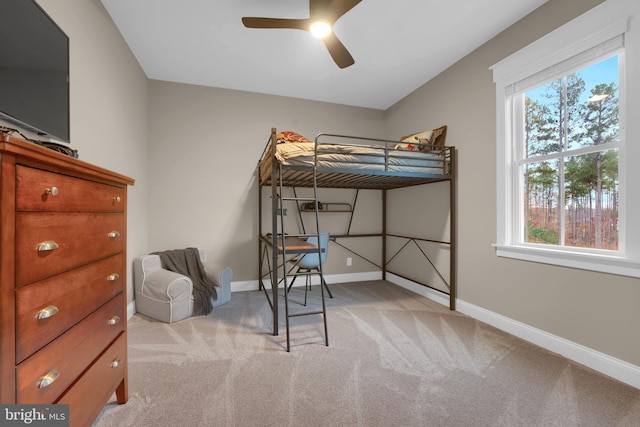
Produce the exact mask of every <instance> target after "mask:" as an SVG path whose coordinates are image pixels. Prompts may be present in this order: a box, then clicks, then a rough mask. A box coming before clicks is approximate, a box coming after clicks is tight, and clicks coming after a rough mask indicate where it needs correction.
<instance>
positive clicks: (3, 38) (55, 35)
mask: <svg viewBox="0 0 640 427" xmlns="http://www.w3.org/2000/svg"><path fill="white" fill-rule="evenodd" d="M0 16H1V17H2V20H0V119H2V120H5V121H8V122H10V123H12V124H14V125H16V127H18V128H20V129H26V130H28V131H31V132H35V133H37V134H39V135H41V136H46V137H50V138H53V139H56V140H59V141H63V142H69V137H70V132H69V38H68V37H67V35H66V34H65V33H64V32H63V31H62V30H61V29H60V28H59V27H58V26H57V25H56V23H55V22H53V20H52V19H51V18H50V17H49V15H47V14H46V13H45V12H44V10H42V9H41V8H40V6H38V4H37V3H36V2H35V1H34V0H0Z"/></svg>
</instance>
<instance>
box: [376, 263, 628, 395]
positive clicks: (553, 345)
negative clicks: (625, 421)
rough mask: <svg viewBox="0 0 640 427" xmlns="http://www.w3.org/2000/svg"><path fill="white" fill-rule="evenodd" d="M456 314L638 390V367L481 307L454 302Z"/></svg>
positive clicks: (412, 286) (444, 298) (426, 292)
mask: <svg viewBox="0 0 640 427" xmlns="http://www.w3.org/2000/svg"><path fill="white" fill-rule="evenodd" d="M387 276H388V280H389V281H390V282H392V283H395V284H397V285H398V286H402V287H403V288H406V289H408V290H410V291H412V292H415V293H417V294H418V295H422V296H424V297H426V298H429V299H431V300H433V301H435V302H437V303H439V304H442V305H444V306H445V307H448V306H449V296H448V295H445V294H442V293H439V292H437V291H434V290H432V289H429V288H427V287H425V286H422V285H419V284H417V283H415V282H411V281H409V280H406V279H403V278H400V277H397V276H395V275H392V274H389V273H387ZM456 310H457V311H459V312H460V313H464V314H466V315H467V316H469V317H472V318H474V319H476V320H479V321H481V322H484V323H487V324H489V325H491V326H493V327H495V328H498V329H500V330H502V331H504V332H507V333H509V334H511V335H514V336H516V337H518V338H521V339H523V340H525V341H528V342H530V343H532V344H535V345H538V346H540V347H542V348H544V349H547V350H549V351H552V352H554V353H557V354H560V355H562V356H564V357H566V358H567V359H570V360H573V361H575V362H577V363H580V364H581V365H584V366H587V367H589V368H591V369H593V370H596V371H598V372H600V373H602V374H604V375H608V376H610V377H612V378H615V379H616V380H618V381H621V382H623V383H625V384H628V385H630V386H632V387H635V388H638V389H640V367H639V366H636V365H632V364H631V363H628V362H625V361H624V360H620V359H617V358H615V357H612V356H609V355H607V354H604V353H601V352H599V351H596V350H594V349H591V348H589V347H585V346H583V345H581V344H577V343H574V342H572V341H569V340H566V339H564V338H561V337H559V336H556V335H553V334H550V333H548V332H545V331H543V330H540V329H537V328H534V327H532V326H529V325H527V324H525V323H522V322H519V321H517V320H513V319H510V318H508V317H505V316H502V315H500V314H497V313H494V312H492V311H489V310H486V309H484V308H482V307H478V306H476V305H473V304H470V303H468V302H465V301H462V300H460V299H456Z"/></svg>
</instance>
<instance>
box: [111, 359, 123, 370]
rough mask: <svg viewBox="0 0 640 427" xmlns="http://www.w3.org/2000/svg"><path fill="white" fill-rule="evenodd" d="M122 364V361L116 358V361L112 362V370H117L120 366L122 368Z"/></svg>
mask: <svg viewBox="0 0 640 427" xmlns="http://www.w3.org/2000/svg"><path fill="white" fill-rule="evenodd" d="M120 363H122V359H121V358H119V357H116V358H115V359H113V361H112V362H111V367H112V368H117V367H118V366H120Z"/></svg>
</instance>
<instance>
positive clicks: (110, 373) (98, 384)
mask: <svg viewBox="0 0 640 427" xmlns="http://www.w3.org/2000/svg"><path fill="white" fill-rule="evenodd" d="M126 375H127V337H126V335H125V334H122V335H120V336H119V337H118V339H117V340H116V341H115V342H114V343H113V344H112V345H111V346H110V347H109V348H108V349H107V350H106V351H105V352H104V353H103V354H102V355H101V356H100V358H99V359H98V360H97V361H96V362H95V363H94V364H93V365H91V367H90V368H89V370H88V371H87V372H86V373H85V374H84V375H82V377H81V378H80V379H79V380H78V382H77V383H76V384H75V385H74V386H73V388H72V389H70V390H69V391H67V392H66V393H65V394H64V395H63V396H62V397H61V398H60V400H59V401H57V402H56V403H60V404H68V405H69V418H70V426H71V427H82V426H89V425H91V423H92V422H93V420H95V419H96V417H97V416H98V415H99V414H100V411H101V410H102V409H103V408H104V405H106V404H107V402H108V401H109V398H110V397H111V395H112V394H113V390H115V389H116V388H117V387H118V386H120V385H121V384H122V385H123V387H124V384H123V383H124V381H126V380H125V378H126ZM89 402H90V403H89ZM119 403H126V398H125V399H124V400H123V401H121V402H119Z"/></svg>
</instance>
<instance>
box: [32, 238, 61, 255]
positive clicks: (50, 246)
mask: <svg viewBox="0 0 640 427" xmlns="http://www.w3.org/2000/svg"><path fill="white" fill-rule="evenodd" d="M58 247H59V246H58V244H57V243H56V242H54V241H53V240H46V241H44V242H42V243H40V244H38V246H37V247H36V249H37V250H38V252H43V251H52V250H54V249H58Z"/></svg>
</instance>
